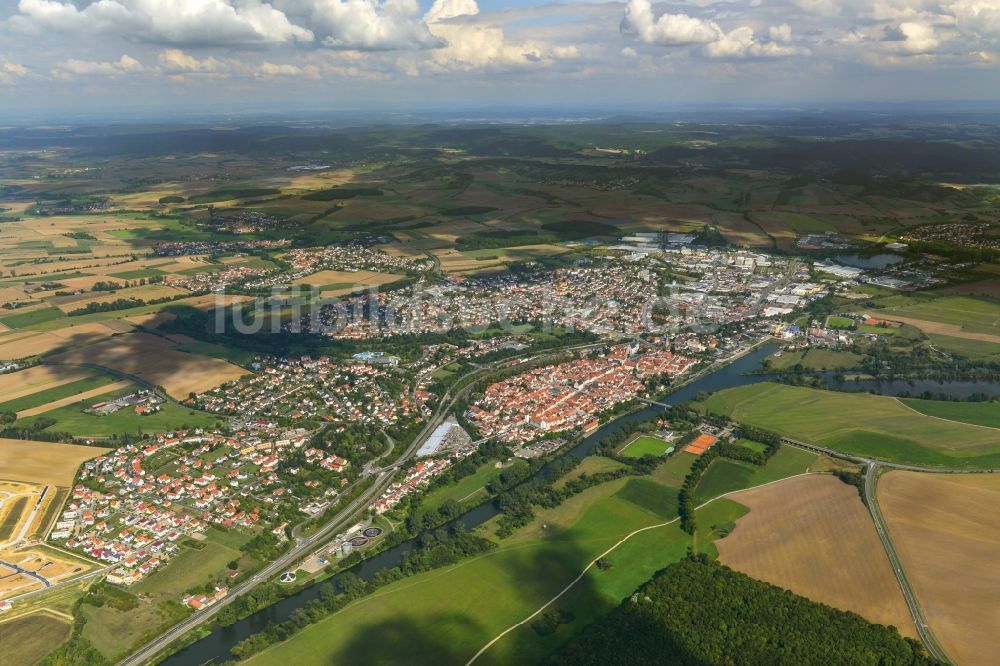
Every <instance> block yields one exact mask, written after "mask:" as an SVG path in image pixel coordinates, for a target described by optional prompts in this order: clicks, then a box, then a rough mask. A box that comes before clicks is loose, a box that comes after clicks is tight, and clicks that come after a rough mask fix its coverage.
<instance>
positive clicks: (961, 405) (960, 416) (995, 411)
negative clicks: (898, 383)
mask: <svg viewBox="0 0 1000 666" xmlns="http://www.w3.org/2000/svg"><path fill="white" fill-rule="evenodd" d="M899 401H900V402H902V403H903V404H904V405H906V406H907V407H909V408H911V409H915V410H916V411H918V412H920V413H921V414H926V415H928V416H935V417H937V418H939V419H948V420H949V421H961V422H962V423H972V424H975V425H981V426H986V427H988V428H998V429H1000V403H997V402H946V401H942V400H919V399H917V398H900V399H899ZM997 437H1000V430H998V432H997Z"/></svg>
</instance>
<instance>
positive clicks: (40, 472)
mask: <svg viewBox="0 0 1000 666" xmlns="http://www.w3.org/2000/svg"><path fill="white" fill-rule="evenodd" d="M108 450H109V449H103V448H99V447H96V446H78V445H76V444H60V443H57V442H35V441H30V440H24V439H2V438H0V479H11V480H15V481H24V482H27V483H40V484H52V485H57V486H63V487H66V486H71V485H73V477H74V476H75V475H76V470H77V468H78V467H79V466H80V465H81V464H83V462H84V461H87V460H90V459H91V458H96V457H97V456H99V455H101V454H104V453H107V452H108Z"/></svg>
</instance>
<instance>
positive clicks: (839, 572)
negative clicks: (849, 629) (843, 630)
mask: <svg viewBox="0 0 1000 666" xmlns="http://www.w3.org/2000/svg"><path fill="white" fill-rule="evenodd" d="M731 499H733V500H735V501H737V502H739V503H740V504H744V505H746V506H748V507H749V508H750V513H748V514H746V515H745V516H743V517H742V518H740V519H739V520H737V521H736V528H735V529H734V530H733V531H732V532H731V533H730V534H729V536H727V537H726V538H724V539H722V540H721V541H717V542H716V547H717V548H718V549H719V559H720V560H721V561H722V562H723V563H724V564H726V565H728V566H730V567H732V568H733V569H736V570H737V571H742V572H743V573H745V574H747V575H749V576H753V577H754V578H757V579H759V580H763V581H766V582H768V583H772V584H774V585H778V586H780V587H783V588H785V589H788V590H791V591H792V592H795V593H796V594H800V595H802V596H804V597H807V598H809V599H812V600H813V601H818V602H821V603H824V604H827V605H829V606H833V607H834V608H839V609H841V610H845V611H853V612H855V613H857V614H858V615H860V616H862V617H864V618H865V619H867V620H868V621H869V622H874V623H877V624H885V625H893V626H895V627H896V628H897V629H898V630H899V633H900V634H902V635H903V636H909V637H912V638H916V637H917V633H916V629H915V627H914V626H913V620H912V618H911V616H910V613H909V610H908V609H907V607H906V602H905V601H904V599H903V593H902V592H901V591H900V589H899V584H898V583H897V582H896V578H895V576H894V575H893V573H892V568H891V567H890V565H889V560H888V558H887V557H886V555H885V551H884V550H883V548H882V543H881V542H880V541H879V538H878V534H876V532H875V526H874V524H873V523H872V520H871V517H870V516H869V515H868V510H867V509H866V508H865V506H864V504H862V502H861V498H860V496H859V495H858V491H857V490H856V489H855V488H854V487H853V486H849V485H847V484H845V483H843V482H841V481H840V480H839V479H837V478H836V477H833V476H828V475H825V474H809V475H805V476H797V477H792V478H789V479H786V480H784V481H780V482H778V483H772V484H770V485H765V486H760V487H758V488H753V489H751V490H747V491H746V492H741V493H737V494H733V495H732V496H731Z"/></svg>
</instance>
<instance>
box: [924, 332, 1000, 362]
mask: <svg viewBox="0 0 1000 666" xmlns="http://www.w3.org/2000/svg"><path fill="white" fill-rule="evenodd" d="M927 337H928V338H930V340H931V342H932V343H934V346H935V347H938V348H939V349H943V350H944V351H946V352H948V353H951V354H957V355H958V356H964V357H965V358H969V359H973V360H997V359H998V358H1000V341H996V342H989V341H983V340H969V339H967V338H955V337H952V336H950V335H938V334H935V333H930V334H928V336H927Z"/></svg>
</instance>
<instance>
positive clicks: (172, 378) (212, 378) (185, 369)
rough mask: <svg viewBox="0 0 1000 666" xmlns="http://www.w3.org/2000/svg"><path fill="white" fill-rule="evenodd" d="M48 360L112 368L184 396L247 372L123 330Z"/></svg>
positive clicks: (155, 337)
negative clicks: (107, 338)
mask: <svg viewBox="0 0 1000 666" xmlns="http://www.w3.org/2000/svg"><path fill="white" fill-rule="evenodd" d="M50 361H52V362H57V363H68V364H92V365H98V366H102V367H107V368H111V369H112V370H117V371H118V372H122V373H125V374H129V375H134V376H136V377H139V378H140V379H143V380H145V381H146V382H149V383H150V384H154V385H156V386H162V387H163V388H164V389H165V390H166V391H167V393H169V394H170V395H172V396H175V397H181V398H185V397H187V395H188V393H190V392H191V391H194V392H195V393H200V392H202V391H207V390H208V389H212V388H215V387H216V386H218V385H219V384H223V383H225V382H228V381H230V380H233V379H238V378H239V377H242V376H243V375H245V374H246V370H244V369H243V368H241V367H239V366H237V365H233V364H232V363H227V362H226V361H222V360H219V359H215V358H210V357H208V356H202V355H201V354H189V353H186V352H181V351H177V349H176V348H175V345H174V343H172V342H170V341H169V340H165V339H163V338H161V337H158V336H155V335H151V334H149V333H123V334H121V335H116V336H115V337H114V338H111V339H110V340H103V341H101V342H98V343H95V344H92V345H88V346H86V347H83V348H81V349H74V350H73V351H71V352H66V353H64V354H58V355H56V356H53V357H52V358H51V359H50Z"/></svg>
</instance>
